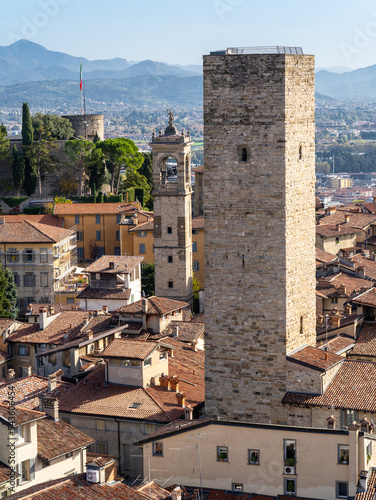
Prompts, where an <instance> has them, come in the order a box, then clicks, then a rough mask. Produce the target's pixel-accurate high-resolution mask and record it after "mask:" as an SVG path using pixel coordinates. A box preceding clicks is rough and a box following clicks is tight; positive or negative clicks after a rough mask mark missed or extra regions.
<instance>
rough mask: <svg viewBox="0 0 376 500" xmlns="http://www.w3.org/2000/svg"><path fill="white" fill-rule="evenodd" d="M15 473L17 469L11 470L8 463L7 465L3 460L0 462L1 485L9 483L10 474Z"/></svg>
mask: <svg viewBox="0 0 376 500" xmlns="http://www.w3.org/2000/svg"><path fill="white" fill-rule="evenodd" d="M11 473H12V475H13V474H14V473H15V471H14V470H13V472H12V470H11V468H10V467H9V466H8V465H5V464H4V463H3V462H0V485H1V484H4V483H7V482H8V481H10V475H11ZM18 476H19V474H18V473H16V477H18Z"/></svg>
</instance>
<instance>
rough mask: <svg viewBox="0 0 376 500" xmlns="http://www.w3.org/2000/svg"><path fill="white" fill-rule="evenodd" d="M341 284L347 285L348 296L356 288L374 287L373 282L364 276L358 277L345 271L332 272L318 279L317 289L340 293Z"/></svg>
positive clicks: (329, 293) (358, 289) (328, 293)
mask: <svg viewBox="0 0 376 500" xmlns="http://www.w3.org/2000/svg"><path fill="white" fill-rule="evenodd" d="M340 286H345V287H346V293H345V294H343V296H345V295H347V296H348V297H349V296H350V295H352V294H353V293H354V292H355V291H356V290H357V291H358V293H359V291H360V290H361V289H362V288H367V289H368V288H372V287H373V282H372V281H370V280H366V279H363V278H357V277H356V276H352V275H349V274H346V273H343V272H339V273H336V274H331V275H329V276H322V277H321V278H319V280H318V281H317V289H318V290H320V291H321V292H324V293H325V294H326V295H328V296H331V294H333V293H338V288H339V287H340Z"/></svg>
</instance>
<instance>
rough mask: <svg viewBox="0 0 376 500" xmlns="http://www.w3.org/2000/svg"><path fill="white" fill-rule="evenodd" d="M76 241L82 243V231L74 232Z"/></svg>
mask: <svg viewBox="0 0 376 500" xmlns="http://www.w3.org/2000/svg"><path fill="white" fill-rule="evenodd" d="M76 239H77V241H82V231H77V232H76Z"/></svg>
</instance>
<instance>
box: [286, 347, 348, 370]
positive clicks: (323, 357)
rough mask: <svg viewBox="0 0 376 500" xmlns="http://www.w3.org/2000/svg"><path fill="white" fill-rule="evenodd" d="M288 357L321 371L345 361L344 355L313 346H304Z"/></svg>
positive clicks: (289, 359)
mask: <svg viewBox="0 0 376 500" xmlns="http://www.w3.org/2000/svg"><path fill="white" fill-rule="evenodd" d="M287 359H288V361H292V362H295V363H299V364H303V365H305V366H308V367H310V368H313V369H314V370H318V371H321V372H325V371H326V370H328V369H329V368H331V367H332V366H333V365H335V364H337V363H339V362H342V361H343V357H342V356H337V354H333V353H331V352H326V351H323V350H321V349H317V348H316V347H312V346H307V347H303V349H300V350H299V351H297V352H295V353H294V354H291V355H290V356H287Z"/></svg>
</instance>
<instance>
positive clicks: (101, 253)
mask: <svg viewBox="0 0 376 500" xmlns="http://www.w3.org/2000/svg"><path fill="white" fill-rule="evenodd" d="M97 252H98V258H99V257H102V255H104V247H97Z"/></svg>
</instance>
